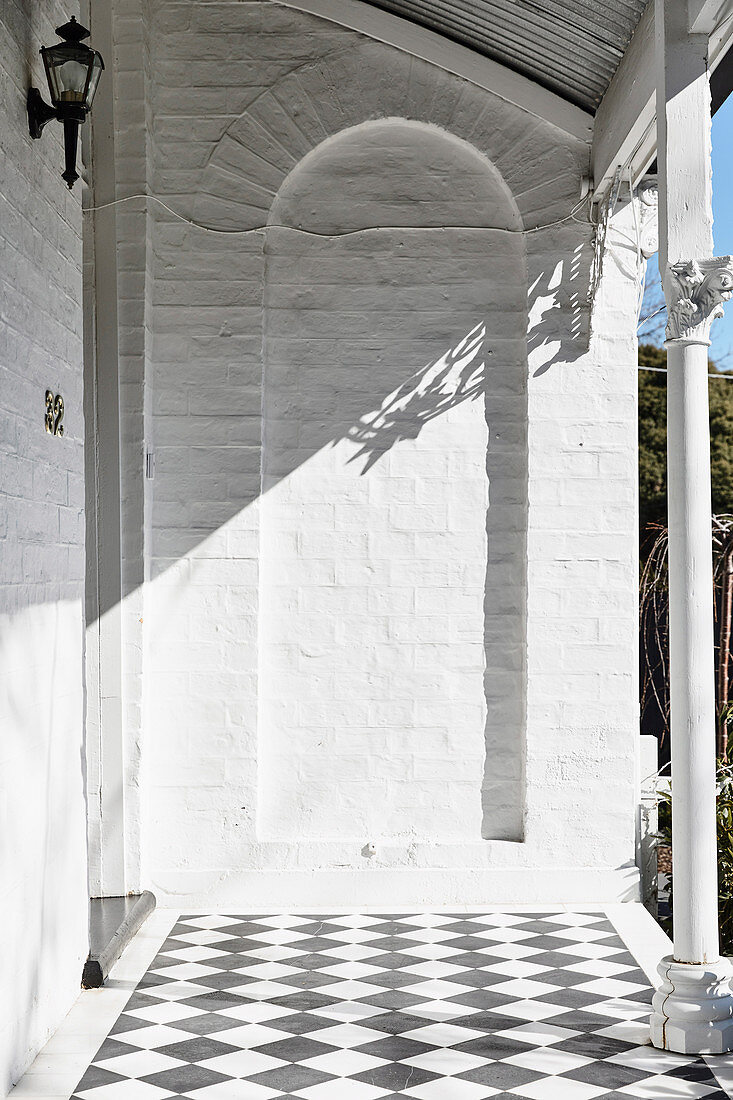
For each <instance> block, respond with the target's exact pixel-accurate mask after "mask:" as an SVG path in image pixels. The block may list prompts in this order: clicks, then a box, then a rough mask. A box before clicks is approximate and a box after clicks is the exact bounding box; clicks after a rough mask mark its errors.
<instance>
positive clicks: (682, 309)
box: [664, 256, 733, 343]
mask: <svg viewBox="0 0 733 1100" xmlns="http://www.w3.org/2000/svg"><path fill="white" fill-rule="evenodd" d="M664 293H665V297H666V299H667V315H668V321H667V332H666V336H667V340H690V341H695V342H696V343H697V342H699V343H709V342H710V325H711V324H712V322H713V321H714V320H715V318H716V317H722V316H723V303H724V302H727V301H728V300H729V299H730V297H731V296H732V295H733V256H717V257H714V258H713V259H710V260H681V261H679V263H676V264H668V265H667V278H666V279H665V288H664Z"/></svg>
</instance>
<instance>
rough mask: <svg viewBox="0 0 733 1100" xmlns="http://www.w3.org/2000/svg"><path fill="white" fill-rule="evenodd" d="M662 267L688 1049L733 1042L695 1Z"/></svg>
mask: <svg viewBox="0 0 733 1100" xmlns="http://www.w3.org/2000/svg"><path fill="white" fill-rule="evenodd" d="M655 2H656V9H655V15H656V34H657V73H658V85H657V128H658V146H659V156H658V161H659V177H660V178H659V215H660V225H659V230H660V233H659V236H660V248H659V266H660V271H661V272H662V274H663V279H664V289H665V297H666V300H667V308H668V314H669V323H668V325H667V341H666V347H667V369H668V373H667V456H668V459H667V478H668V501H669V605H670V621H669V634H670V688H671V728H672V736H671V742H672V851H673V858H674V913H673V922H674V955H673V956H670V957H668V958H666V959H663V960H662V962H661V963H660V966H659V973H660V975H661V977H662V984H661V985H660V987H659V989H658V990H657V992H656V993H655V996H654V1001H653V1012H652V1018H651V1038H652V1042H653V1043H654V1045H655V1046H657V1047H662V1048H664V1049H667V1050H675V1051H679V1052H682V1053H700V1054H702V1053H721V1052H723V1051H727V1050H730V1049H731V1048H732V1047H733V996H732V995H731V988H730V978H731V967H730V963H729V962H728V960H727V959H721V958H720V954H719V946H718V905H717V895H718V890H717V852H716V830H715V682H714V652H713V574H712V547H711V521H710V512H711V503H710V428H709V421H708V381H707V374H708V366H707V356H708V347H709V343H710V341H709V333H710V324H711V322H712V320H713V319H714V318H715V317H717V316H720V314H721V313H722V303H723V302H724V301H726V300H727V299H728V298H730V297H731V289H732V288H733V260H732V259H731V257H729V256H726V257H722V258H720V259H714V258H712V251H713V241H712V183H711V179H712V177H711V165H710V90H709V83H708V75H707V45H708V43H707V36H705V35H699V34H696V35H691V34H689V33H688V25H687V3H686V2H685V0H655Z"/></svg>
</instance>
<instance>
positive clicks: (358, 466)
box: [257, 118, 527, 843]
mask: <svg viewBox="0 0 733 1100" xmlns="http://www.w3.org/2000/svg"><path fill="white" fill-rule="evenodd" d="M269 223H270V228H269V229H268V233H267V240H266V244H265V253H266V256H265V260H266V266H265V280H264V282H265V290H264V294H265V299H264V304H265V315H264V341H263V348H264V393H263V425H264V427H263V455H262V488H263V495H262V500H261V505H260V507H261V536H260V539H261V541H260V563H261V579H260V680H259V747H258V771H259V783H258V790H259V795H258V811H257V830H258V835H259V837H260V838H261V839H264V840H281V841H290V842H294V841H298V840H324V839H336V838H337V839H339V840H351V841H361V842H363V843H367V842H369V841H371V840H377V841H380V840H381V841H392V842H396V843H409V842H410V841H412V840H415V841H448V842H450V841H455V842H462V841H464V842H466V841H472V840H476V839H478V838H480V837H481V836H484V837H487V838H488V837H491V838H504V839H521V833H522V814H523V801H524V799H523V768H522V762H523V750H524V732H523V724H524V698H525V682H524V649H525V588H526V581H525V578H526V563H525V558H526V552H525V530H526V496H527V489H526V486H527V457H526V454H527V452H526V392H525V386H526V343H525V341H526V324H527V312H526V295H527V279H526V271H525V263H524V247H523V238H522V234H521V221H520V218H519V215H518V212H517V209H516V206H515V205H514V203H513V201H512V199H511V196H510V194H509V192H508V190H507V188H506V185H505V183H504V181H503V180H502V179H501V176H500V175H499V173H498V172H497V171H496V169H495V168H494V167H493V166H492V164H491V163H490V162H489V161H488V160H487V159H486V158H485V157H484V156H482V155H481V154H479V153H478V152H477V150H476V149H475V148H473V147H472V146H470V145H469V144H468V143H466V142H464V141H462V140H460V139H458V138H456V137H454V136H452V135H450V134H448V133H446V132H445V131H443V130H441V129H439V128H438V127H436V126H429V125H426V124H422V123H418V122H415V121H408V120H406V119H403V118H389V119H381V120H373V121H369V122H365V123H363V124H361V125H358V126H356V127H353V128H349V129H346V130H344V131H342V132H339V133H338V134H336V135H335V136H332V137H330V138H329V139H328V140H325V141H323V142H322V143H321V144H319V145H318V147H317V148H316V149H315V150H314V151H312V152H311V153H310V154H309V155H307V156H305V157H304V158H303V159H302V161H301V162H300V163H299V165H298V166H297V167H296V168H295V170H294V171H292V172H291V173H290V174H289V175H288V177H287V178H286V179H285V182H284V183H283V184H282V186H281V187H280V188H279V189H278V192H277V196H276V198H275V201H274V202H273V204H272V207H271V210H270V215H269ZM278 227H280V228H278ZM298 230H307V231H308V232H307V233H302V232H299V231H298Z"/></svg>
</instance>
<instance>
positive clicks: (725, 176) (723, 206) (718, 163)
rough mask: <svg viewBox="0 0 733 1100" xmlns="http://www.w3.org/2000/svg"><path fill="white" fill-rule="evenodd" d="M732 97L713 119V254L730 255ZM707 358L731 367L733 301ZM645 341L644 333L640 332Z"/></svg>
mask: <svg viewBox="0 0 733 1100" xmlns="http://www.w3.org/2000/svg"><path fill="white" fill-rule="evenodd" d="M731 179H733V96H731V97H730V98H729V99H727V100H726V102H725V103H724V104H723V106H722V107H721V108H720V110H719V111H718V112H717V114H716V115H715V117H714V118H713V215H714V218H715V225H714V229H713V234H714V239H715V255H716V256H728V255H733V195H732V194H731V183H730V181H731ZM656 268H657V265H656V257H655V258H654V259H652V260H651V261H650V263H649V269H648V274H647V279H651V278H652V276H653V274H654V273H655V272H656ZM710 338H711V341H712V344H711V348H710V358H711V359H712V360H713V362H716V363H719V365H720V367H721V368H723V369H725V370H733V301H732V302H730V304H729V305H728V306H726V310H725V317H723V318H722V319H721V320H719V321H714V322H713V327H712V330H711V333H710ZM640 339H641V340H642V341H643V340H644V333H643V331H642V333H641V334H640Z"/></svg>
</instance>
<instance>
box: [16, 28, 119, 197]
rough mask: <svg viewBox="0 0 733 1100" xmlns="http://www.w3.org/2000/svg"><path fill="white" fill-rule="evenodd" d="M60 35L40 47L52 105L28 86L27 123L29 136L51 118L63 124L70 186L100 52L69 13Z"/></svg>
mask: <svg viewBox="0 0 733 1100" xmlns="http://www.w3.org/2000/svg"><path fill="white" fill-rule="evenodd" d="M56 34H57V35H58V36H59V38H62V39H63V41H62V42H57V43H56V45H55V46H44V47H43V48H42V49H41V56H42V57H43V64H44V65H45V67H46V79H47V80H48V88H49V92H50V94H51V103H52V106H51V107H49V105H48V104H47V103H44V101H43V97H42V96H41V93H40V92H39V91H38V88H30V89H29V90H28V127H29V129H30V132H31V137H34V138H39V137H40V136H41V134H42V133H43V127H44V126H45V125H46V123H47V122H50V121H51V119H52V118H57V119H58V120H59V122H63V124H64V150H65V168H64V171H63V172H62V173H61V176H62V178H63V179H65V180H66V182H67V184H68V185H69V190H71V188H72V187H73V186H74V184H75V183H76V181H77V180H78V179H79V175H78V173H77V171H76V147H77V141H78V137H79V125H80V123H82V122H83V121H84V119H85V118H86V116H87V114H88V112H89V110H90V108H91V106H92V100H93V99H94V93H95V92H96V90H97V84H98V83H99V78H100V76H101V75H102V69H103V68H104V62H103V61H102V56H101V54H98V53H97V51H96V50H91V49H90V48H89V46H85V45H84V41H83V40H84V39H85V38H88V37H89V31H88V30H87V29H86V27H82V25H81V23H77V21H76V19H75V18H74V16H73V15H72V17H71V19H70V21H69V22H68V23H64V25H63V27H57V28H56Z"/></svg>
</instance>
